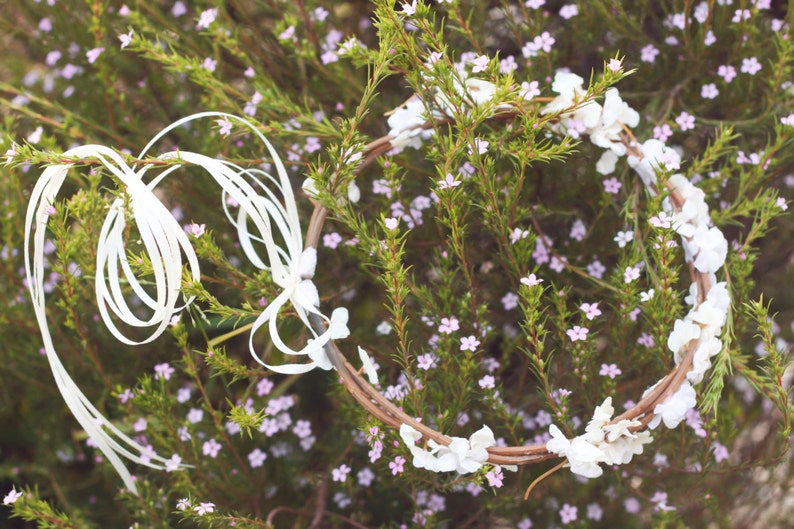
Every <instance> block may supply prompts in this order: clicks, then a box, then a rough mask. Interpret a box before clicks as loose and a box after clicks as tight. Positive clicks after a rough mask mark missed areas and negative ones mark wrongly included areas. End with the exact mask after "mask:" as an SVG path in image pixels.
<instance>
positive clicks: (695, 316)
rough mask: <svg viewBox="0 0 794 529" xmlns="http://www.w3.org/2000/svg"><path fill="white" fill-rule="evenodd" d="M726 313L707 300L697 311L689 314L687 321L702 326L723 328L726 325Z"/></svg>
mask: <svg viewBox="0 0 794 529" xmlns="http://www.w3.org/2000/svg"><path fill="white" fill-rule="evenodd" d="M726 316H727V315H726V313H725V311H724V310H723V309H721V308H717V307H716V306H715V305H714V302H713V301H711V300H709V299H706V301H704V302H703V303H701V304H700V305H699V306H698V308H697V309H695V310H693V311H692V312H690V313H689V314H687V319H688V320H692V321H694V322H696V323H700V324H701V325H704V326H705V325H712V326H715V327H722V326H723V325H724V324H725V317H726Z"/></svg>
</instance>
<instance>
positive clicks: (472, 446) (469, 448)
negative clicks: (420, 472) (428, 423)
mask: <svg viewBox="0 0 794 529" xmlns="http://www.w3.org/2000/svg"><path fill="white" fill-rule="evenodd" d="M400 437H402V439H403V442H404V443H405V444H406V446H408V449H409V450H410V451H411V455H413V456H414V458H413V464H414V466H415V467H416V468H424V469H426V470H430V471H433V472H452V471H453V470H454V471H456V472H458V474H470V473H472V472H476V471H477V470H479V468H480V467H481V466H482V465H483V464H484V463H485V462H486V461H487V460H488V450H487V449H488V448H489V447H491V446H493V445H494V444H496V440H495V439H494V435H493V432H492V431H491V429H490V428H488V427H487V426H483V427H482V428H481V429H479V430H478V431H476V432H474V433H473V434H472V435H471V437H469V438H468V439H464V438H462V437H452V438H451V439H452V442H451V443H449V446H444V445H441V444H438V443H437V442H435V441H433V440H432V439H430V440H429V441H428V442H427V446H428V447H429V448H428V449H427V450H425V449H422V448H420V447H418V446H416V443H417V441H419V440H420V439H421V438H422V434H421V433H419V432H418V431H416V429H414V428H413V427H412V426H410V425H408V424H403V425H401V426H400Z"/></svg>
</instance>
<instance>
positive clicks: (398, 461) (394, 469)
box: [389, 456, 405, 476]
mask: <svg viewBox="0 0 794 529" xmlns="http://www.w3.org/2000/svg"><path fill="white" fill-rule="evenodd" d="M403 465H405V458H404V457H402V456H397V457H395V458H394V461H391V462H389V468H390V469H391V473H392V476H396V475H397V474H402V473H403V470H404V469H403Z"/></svg>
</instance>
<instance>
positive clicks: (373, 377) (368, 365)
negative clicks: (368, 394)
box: [358, 347, 378, 386]
mask: <svg viewBox="0 0 794 529" xmlns="http://www.w3.org/2000/svg"><path fill="white" fill-rule="evenodd" d="M358 357H359V358H361V364H362V366H363V369H364V373H366V374H367V379H369V383H370V384H372V385H373V386H375V385H377V383H378V372H377V371H376V370H375V366H374V365H373V363H372V359H371V358H370V357H369V355H368V354H367V352H366V351H365V350H364V349H362V348H361V347H359V348H358Z"/></svg>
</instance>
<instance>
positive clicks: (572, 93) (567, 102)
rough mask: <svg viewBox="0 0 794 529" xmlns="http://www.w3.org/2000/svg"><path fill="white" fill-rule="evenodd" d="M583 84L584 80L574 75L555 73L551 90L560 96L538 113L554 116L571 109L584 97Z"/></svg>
mask: <svg viewBox="0 0 794 529" xmlns="http://www.w3.org/2000/svg"><path fill="white" fill-rule="evenodd" d="M583 84H584V79H582V78H581V77H579V76H578V75H576V74H575V73H569V72H557V73H556V74H555V75H554V82H552V83H551V89H552V90H553V91H554V92H556V93H558V94H560V95H559V96H557V97H555V98H554V99H553V100H552V101H551V102H550V103H549V104H548V105H546V106H545V107H543V109H542V110H541V111H540V113H541V114H544V115H545V114H556V113H558V112H562V111H563V110H565V109H567V108H570V107H572V106H573V105H574V104H575V103H577V102H579V101H580V100H581V99H582V98H584V96H585V95H586V91H585V89H584V88H583V86H582V85H583Z"/></svg>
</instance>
